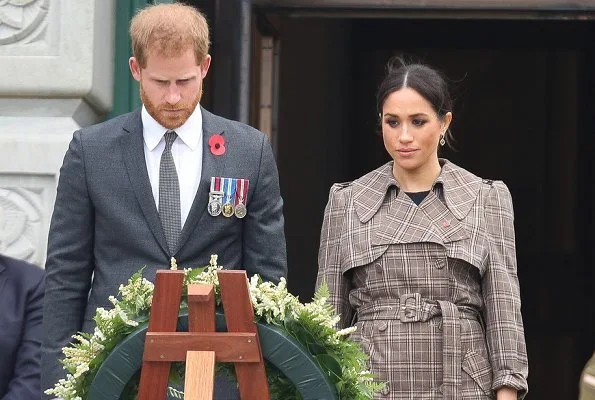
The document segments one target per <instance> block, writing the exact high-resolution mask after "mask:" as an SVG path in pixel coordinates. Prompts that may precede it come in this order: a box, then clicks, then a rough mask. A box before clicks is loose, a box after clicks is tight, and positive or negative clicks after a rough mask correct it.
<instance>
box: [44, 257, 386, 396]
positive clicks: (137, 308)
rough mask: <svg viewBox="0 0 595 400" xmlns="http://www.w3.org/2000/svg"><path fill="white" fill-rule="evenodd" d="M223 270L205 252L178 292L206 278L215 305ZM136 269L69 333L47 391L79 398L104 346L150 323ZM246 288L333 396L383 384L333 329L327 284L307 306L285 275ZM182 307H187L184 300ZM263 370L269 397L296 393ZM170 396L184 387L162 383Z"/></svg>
mask: <svg viewBox="0 0 595 400" xmlns="http://www.w3.org/2000/svg"><path fill="white" fill-rule="evenodd" d="M171 268H172V269H177V265H176V262H175V259H172V266H171ZM221 269H223V267H221V266H219V265H217V256H216V255H213V256H211V261H210V265H209V266H206V267H202V268H193V269H184V289H183V293H186V288H187V286H188V285H189V284H201V283H202V284H211V285H213V287H214V291H215V297H216V303H217V305H219V304H220V302H221V297H220V287H219V282H218V278H217V271H219V270H221ZM142 273H143V271H142V269H141V270H140V271H138V272H137V273H135V274H134V275H133V276H132V277H131V278H130V279H129V281H128V283H127V284H126V285H121V286H120V288H119V295H118V297H114V296H110V299H109V300H110V302H111V303H112V304H113V308H111V309H109V310H106V309H104V308H98V309H97V310H96V313H95V322H96V327H95V330H94V332H93V333H92V334H89V333H78V334H76V335H74V336H73V339H74V340H73V342H72V343H71V344H70V345H69V346H68V347H65V348H63V352H64V358H63V359H62V364H63V366H64V369H65V370H66V371H67V375H66V378H65V379H61V380H60V381H59V382H58V383H56V385H55V386H54V388H52V389H48V390H47V391H46V394H49V395H54V396H56V397H59V398H62V399H64V400H83V399H85V398H86V397H87V394H88V391H89V387H90V385H91V383H92V382H93V379H94V377H95V375H96V374H97V372H98V370H99V368H100V367H101V365H102V362H103V361H104V360H105V359H106V357H107V356H108V355H109V354H110V352H111V351H112V350H113V349H114V348H115V347H116V346H117V345H118V343H120V342H121V341H122V340H123V339H124V338H126V336H127V335H129V334H131V333H132V332H134V331H135V330H136V329H137V327H138V326H139V324H143V323H146V322H147V321H148V319H149V313H150V309H151V300H152V297H153V289H154V286H153V283H151V282H150V281H149V280H147V279H145V278H144V277H143V274H142ZM248 286H249V293H250V299H251V301H252V305H253V307H254V314H255V318H256V319H257V321H259V322H262V323H266V324H271V325H274V326H276V327H278V328H279V329H281V330H283V331H284V332H285V333H286V334H287V335H289V336H291V337H292V338H293V339H295V340H297V341H298V342H299V343H300V344H301V345H302V346H303V347H304V348H305V349H307V350H308V351H309V352H310V354H311V356H312V357H313V358H314V359H315V360H316V362H317V363H318V365H319V366H320V368H321V370H322V371H323V372H324V373H325V374H327V375H328V377H329V378H330V380H331V381H332V382H333V383H334V385H335V387H336V390H337V394H338V398H339V399H350V400H365V399H372V397H373V394H374V393H375V392H377V391H380V390H381V389H382V387H383V386H384V384H383V383H381V382H377V381H375V380H374V376H373V375H372V374H371V373H370V371H369V370H368V369H367V364H366V361H367V356H366V354H365V353H364V352H363V351H362V349H361V347H360V346H359V344H358V343H356V342H355V341H353V340H351V339H350V338H349V334H350V333H352V332H354V330H355V328H347V329H343V330H337V329H335V327H334V326H335V325H336V323H337V322H338V320H339V317H338V316H337V315H335V314H334V310H333V308H332V306H330V305H329V304H328V303H327V299H328V296H329V293H328V288H327V287H326V286H321V287H320V288H319V289H318V290H317V291H316V293H315V295H314V298H313V300H312V301H311V302H309V303H305V304H304V303H301V302H300V301H299V299H298V297H296V296H294V295H292V294H291V293H289V292H288V290H287V285H286V281H285V279H283V278H282V279H281V281H280V282H279V284H277V285H275V284H273V283H271V282H263V281H262V280H261V279H260V277H259V276H258V275H254V276H252V277H251V278H250V279H249V282H248ZM180 308H181V310H183V309H184V308H187V302H186V301H185V300H184V298H183V299H182V305H181V307H180ZM180 364H181V363H180ZM266 368H267V379H268V382H269V389H270V394H271V399H284V400H287V399H295V400H300V399H301V396H300V394H299V392H298V391H297V389H296V388H295V386H294V385H293V384H292V383H291V381H289V380H288V379H287V378H286V377H284V376H283V374H282V373H280V372H279V371H278V370H276V369H275V368H274V366H272V365H269V364H267V366H266ZM218 370H219V371H220V372H225V373H228V374H229V375H232V376H233V366H232V364H218ZM183 371H184V369H183V365H182V366H181V367H180V365H177V366H176V365H174V368H172V374H171V375H172V376H171V377H172V379H171V380H172V381H174V382H175V381H178V382H179V381H180V379H181V378H183V377H182V376H181V375H183ZM137 383H138V382H136V385H135V383H134V382H132V383H129V385H128V386H127V389H128V390H127V393H126V394H123V396H122V397H123V398H127V399H128V398H130V399H134V398H136V390H137V389H138V387H137ZM168 395H169V396H170V397H173V398H183V393H182V392H180V391H178V390H177V389H174V388H173V387H170V388H169V389H168Z"/></svg>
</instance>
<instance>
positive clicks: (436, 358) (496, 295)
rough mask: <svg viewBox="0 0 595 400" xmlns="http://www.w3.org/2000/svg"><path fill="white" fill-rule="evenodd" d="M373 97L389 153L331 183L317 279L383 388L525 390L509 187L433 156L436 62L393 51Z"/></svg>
mask: <svg viewBox="0 0 595 400" xmlns="http://www.w3.org/2000/svg"><path fill="white" fill-rule="evenodd" d="M377 106H378V112H379V117H380V125H381V128H382V137H383V140H384V146H385V148H386V150H387V152H388V153H389V154H390V156H391V157H392V161H391V162H389V163H387V164H385V165H383V166H382V167H380V168H378V169H376V170H374V171H372V172H370V173H368V174H366V175H364V176H362V177H361V178H359V179H356V180H355V181H353V182H350V183H346V184H335V185H333V187H332V188H331V190H330V196H329V202H328V204H327V207H326V210H325V215H324V222H323V226H322V234H321V243H320V252H319V258H318V261H319V272H318V279H317V286H319V285H321V284H322V283H323V282H326V284H327V285H328V287H329V290H330V293H331V298H330V300H331V302H332V303H333V305H334V306H335V307H336V311H337V312H338V313H340V315H341V321H340V327H341V328H344V327H347V326H350V325H353V324H355V325H356V327H357V331H356V332H355V333H354V339H356V340H358V341H359V342H360V343H361V344H362V346H363V348H364V349H365V350H366V352H367V353H368V355H369V357H370V360H369V362H370V368H371V370H372V372H373V373H375V374H376V375H377V376H378V379H379V380H382V381H386V382H387V387H386V388H385V389H384V390H383V391H382V393H381V394H378V395H377V398H379V399H415V400H420V399H437V398H444V399H451V400H459V399H474V400H475V399H494V398H497V399H498V400H505V399H517V398H523V397H524V396H525V394H526V392H527V382H526V377H527V356H526V349H525V339H524V333H523V323H522V319H521V312H520V311H521V310H520V308H521V304H520V297H519V284H518V279H517V274H516V254H515V238H514V226H513V210H512V200H511V197H510V193H509V191H508V188H507V187H506V185H505V184H504V183H502V182H501V181H490V180H482V179H481V178H479V177H477V176H475V175H473V174H472V173H470V172H468V171H466V170H464V169H462V168H460V167H458V166H456V165H454V164H453V163H451V162H449V161H447V160H445V159H440V158H438V148H439V146H443V145H444V144H445V143H446V140H447V139H448V138H449V137H448V136H449V134H450V131H449V129H448V128H449V125H450V122H451V120H452V107H451V99H450V96H449V92H448V87H447V84H446V82H445V80H444V79H443V78H442V76H441V75H440V74H439V73H438V72H436V71H435V70H433V69H431V68H429V67H428V66H425V65H420V64H411V65H406V64H404V63H403V62H402V61H401V60H400V59H396V60H393V61H392V62H390V63H389V65H388V68H387V74H386V77H385V79H384V80H383V82H382V83H381V85H380V88H379V90H378V97H377Z"/></svg>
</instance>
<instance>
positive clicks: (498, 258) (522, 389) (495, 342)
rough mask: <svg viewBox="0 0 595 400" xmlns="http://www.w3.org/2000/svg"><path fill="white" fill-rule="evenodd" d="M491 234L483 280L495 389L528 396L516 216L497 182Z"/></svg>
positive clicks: (489, 211)
mask: <svg viewBox="0 0 595 400" xmlns="http://www.w3.org/2000/svg"><path fill="white" fill-rule="evenodd" d="M484 212H485V218H486V224H487V231H488V234H489V237H488V239H489V262H488V266H487V269H486V273H485V275H484V276H483V280H482V292H483V297H484V302H485V309H484V319H485V322H486V337H487V343H488V349H489V352H490V359H491V363H492V369H493V371H494V379H493V384H492V389H493V390H494V391H495V390H497V389H499V388H501V387H503V386H508V387H512V388H514V389H517V391H518V397H519V398H520V399H522V398H524V396H525V395H526V393H527V390H528V387H527V374H528V363H527V350H526V347H525V335H524V329H523V320H522V317H521V298H520V289H519V281H518V277H517V263H516V249H515V233H514V213H513V207H512V198H511V196H510V192H509V190H508V188H507V187H506V185H505V184H504V183H503V182H501V181H495V182H494V183H493V184H492V186H491V188H490V189H489V193H488V195H487V198H486V200H485V205H484Z"/></svg>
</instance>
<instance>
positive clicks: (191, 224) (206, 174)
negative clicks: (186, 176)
mask: <svg viewBox="0 0 595 400" xmlns="http://www.w3.org/2000/svg"><path fill="white" fill-rule="evenodd" d="M201 112H202V172H201V175H200V183H199V185H198V190H197V192H196V195H195V196H194V201H193V202H192V207H191V208H190V213H189V214H188V218H186V222H185V223H184V227H183V228H182V233H181V234H180V238H179V240H178V250H179V249H181V248H182V246H183V245H184V243H186V241H187V240H188V238H189V237H190V234H191V233H192V231H193V230H194V228H195V227H196V226H197V225H198V224H199V222H200V220H201V219H202V218H204V217H205V211H206V209H207V204H208V202H209V191H210V187H211V177H213V176H221V175H222V174H223V171H224V168H225V159H226V157H225V154H223V155H220V156H215V155H213V154H212V153H211V151H210V147H209V139H210V138H211V136H213V135H215V134H221V133H222V132H223V129H224V127H223V126H221V125H220V124H218V123H217V117H216V116H215V115H213V114H211V113H210V112H208V111H207V110H205V109H204V108H202V107H201ZM230 134H231V132H223V137H224V138H225V145H226V146H228V145H229V144H230Z"/></svg>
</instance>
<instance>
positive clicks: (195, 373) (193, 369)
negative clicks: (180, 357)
mask: <svg viewBox="0 0 595 400" xmlns="http://www.w3.org/2000/svg"><path fill="white" fill-rule="evenodd" d="M186 354H187V355H186V382H185V384H184V399H185V400H213V385H214V384H215V352H214V351H189V352H188V353H186Z"/></svg>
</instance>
